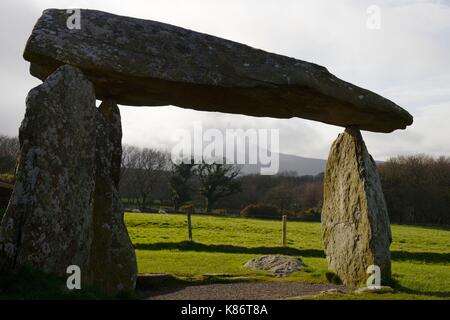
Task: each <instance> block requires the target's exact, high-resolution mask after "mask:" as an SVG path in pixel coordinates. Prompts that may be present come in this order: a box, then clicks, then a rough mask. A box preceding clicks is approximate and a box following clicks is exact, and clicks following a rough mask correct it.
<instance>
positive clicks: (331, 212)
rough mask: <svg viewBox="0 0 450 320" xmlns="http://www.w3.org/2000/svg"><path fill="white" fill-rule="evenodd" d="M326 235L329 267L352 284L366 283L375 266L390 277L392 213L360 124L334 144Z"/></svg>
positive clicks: (324, 226)
mask: <svg viewBox="0 0 450 320" xmlns="http://www.w3.org/2000/svg"><path fill="white" fill-rule="evenodd" d="M324 179H325V181H324V203H323V208H322V217H321V219H322V238H323V242H324V245H325V253H326V255H327V260H328V267H329V269H330V270H332V271H334V272H335V273H336V274H337V275H338V276H339V277H340V278H341V280H342V281H343V283H344V284H345V285H347V286H349V287H358V286H359V285H361V284H365V282H366V280H367V277H368V275H367V274H366V271H367V268H368V266H370V265H378V266H379V267H380V269H381V277H382V278H383V279H388V278H390V275H391V260H390V258H391V257H390V252H389V246H390V243H391V231H390V225H389V216H388V212H387V209H386V204H385V201H384V196H383V191H382V189H381V184H380V179H379V176H378V172H377V169H376V164H375V162H374V160H373V159H372V157H371V156H370V154H369V153H368V152H367V149H366V146H365V144H364V141H363V139H362V136H361V133H360V132H359V130H358V129H356V128H347V129H346V130H345V132H344V133H342V134H340V135H339V137H338V138H337V140H336V141H335V142H334V143H333V146H332V147H331V151H330V155H329V158H328V162H327V167H326V170H325V178H324Z"/></svg>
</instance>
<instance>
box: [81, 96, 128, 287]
mask: <svg viewBox="0 0 450 320" xmlns="http://www.w3.org/2000/svg"><path fill="white" fill-rule="evenodd" d="M98 110H99V111H98V112H97V117H96V118H97V121H96V126H97V136H96V163H95V165H96V173H95V194H94V211H93V212H94V213H93V230H94V232H93V241H92V248H91V257H90V270H91V277H92V283H93V285H95V286H96V287H98V288H100V289H101V290H102V291H103V292H106V293H108V294H112V295H114V294H117V293H119V292H121V291H133V290H134V288H135V286H136V276H137V263H136V256H135V252H134V249H133V246H132V243H131V240H130V238H129V236H128V232H127V230H126V227H125V224H124V221H123V209H122V205H121V202H120V198H119V195H118V191H117V189H118V186H119V178H120V163H121V156H122V145H121V142H122V127H121V123H120V111H119V108H118V107H117V105H116V104H115V103H114V102H112V101H104V102H102V104H101V105H100V107H99V109H98Z"/></svg>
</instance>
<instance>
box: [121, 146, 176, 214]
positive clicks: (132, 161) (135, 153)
mask: <svg viewBox="0 0 450 320" xmlns="http://www.w3.org/2000/svg"><path fill="white" fill-rule="evenodd" d="M168 165H169V159H168V155H167V154H166V153H164V152H162V151H159V150H155V149H150V148H143V149H140V148H137V147H133V146H125V147H124V148H123V154H122V170H121V175H122V178H123V179H125V180H127V183H126V184H125V185H126V188H129V189H131V190H128V191H131V193H132V194H133V195H134V197H135V199H136V200H137V202H138V205H139V207H140V209H141V210H145V208H146V206H147V202H148V200H149V198H150V196H151V194H152V192H153V191H154V187H155V185H156V184H157V182H158V180H159V179H160V178H161V176H162V175H164V174H166V171H167V170H168ZM123 185H124V184H122V188H123Z"/></svg>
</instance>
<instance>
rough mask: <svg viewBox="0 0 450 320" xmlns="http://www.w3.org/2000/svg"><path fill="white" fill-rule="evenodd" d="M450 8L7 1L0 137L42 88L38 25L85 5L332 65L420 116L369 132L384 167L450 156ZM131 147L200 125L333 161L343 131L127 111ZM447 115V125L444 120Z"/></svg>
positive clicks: (354, 1) (290, 0) (436, 4)
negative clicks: (263, 133)
mask: <svg viewBox="0 0 450 320" xmlns="http://www.w3.org/2000/svg"><path fill="white" fill-rule="evenodd" d="M372 4H375V5H378V6H380V8H381V18H382V21H381V22H382V24H381V29H380V30H378V31H376V30H368V29H367V28H366V19H367V13H366V9H367V7H368V6H369V5H372ZM447 4H449V1H409V0H405V1H399V0H395V1H393V0H379V1H376V0H373V1H372V0H370V1H369V0H367V1H366V0H364V1H360V0H343V1H329V0H308V1H297V0H285V1H279V2H274V1H264V0H247V1H238V0H229V1H211V0H191V1H181V0H177V1H170V0H164V1H163V0H151V1H149V0H145V1H144V0H135V1H129V2H127V3H124V2H123V1H118V0H108V1H106V0H99V1H95V3H93V1H65V0H58V1H32V2H31V1H25V0H18V1H14V2H8V3H7V2H5V1H3V2H0V37H1V41H2V47H1V49H0V67H1V68H2V73H1V74H0V86H1V87H2V95H1V96H0V112H1V117H0V133H6V134H16V133H17V128H18V126H19V124H20V120H21V118H22V116H23V113H24V110H25V106H24V101H25V97H26V94H27V92H28V90H29V89H31V87H33V86H35V85H36V84H37V83H38V81H37V80H36V79H33V78H32V77H31V76H29V74H28V63H26V62H25V61H24V60H23V59H22V51H23V48H24V46H25V42H26V39H27V38H28V36H29V33H30V32H31V30H32V27H33V24H34V23H35V21H36V20H37V18H38V17H39V16H40V14H41V12H42V10H44V9H45V8H48V7H60V8H64V7H83V8H93V9H99V10H104V11H109V12H112V13H116V14H123V15H129V16H135V17H140V18H145V19H153V20H158V21H162V22H166V23H171V24H175V25H179V26H182V27H185V28H189V29H193V30H196V31H200V32H205V33H209V34H213V35H216V36H220V37H224V38H228V39H231V40H235V41H239V42H243V43H246V44H249V45H251V46H254V47H258V48H261V49H264V50H268V51H271V52H276V53H279V54H284V55H288V56H292V57H295V58H298V59H302V60H306V61H311V62H315V63H318V64H322V65H324V66H326V67H327V68H328V69H329V70H330V71H331V72H333V73H335V74H336V75H337V76H339V77H341V78H343V79H344V80H346V81H349V82H352V83H355V84H356V85H359V86H362V87H366V88H367V89H370V90H373V91H375V92H377V93H380V94H381V95H384V96H386V97H387V98H389V99H393V100H394V101H395V102H397V103H398V104H400V105H401V106H403V107H405V108H406V109H408V110H409V111H410V112H411V113H412V114H413V115H414V116H415V123H414V125H413V126H412V127H411V128H408V129H407V130H406V131H398V132H395V133H393V134H390V135H385V134H373V133H364V136H365V137H366V139H367V144H368V146H369V150H370V151H371V153H372V154H373V155H374V156H375V157H376V158H381V159H384V158H386V157H389V156H393V155H396V154H400V153H403V154H404V153H411V152H419V151H420V152H428V153H433V154H440V153H442V154H447V155H450V150H449V147H448V145H449V144H448V143H446V141H445V138H443V137H445V136H450V134H449V133H450V132H449V129H447V126H446V125H445V123H444V119H448V115H449V113H448V110H450V84H449V83H450V81H449V80H450V78H449V74H450V59H448V57H449V56H450V43H449V42H448V41H447V40H448V38H449V33H450V7H449V6H447ZM121 111H122V116H123V127H124V141H125V142H128V143H135V144H138V145H149V146H154V147H163V146H166V145H167V144H168V143H170V137H171V134H172V131H173V128H177V127H189V126H192V123H193V121H194V120H197V119H201V120H202V121H203V122H204V123H205V124H206V125H207V126H217V127H219V128H225V127H230V126H232V127H236V126H242V127H243V128H248V127H258V128H274V127H275V128H279V129H280V136H281V139H282V141H281V151H282V152H284V153H292V154H298V155H303V156H310V157H321V158H325V157H326V156H327V153H328V150H329V147H330V145H331V143H332V141H333V140H334V139H335V138H336V136H337V134H338V133H339V132H341V131H342V130H343V129H342V128H338V127H334V126H330V125H325V124H321V123H316V122H312V121H307V120H301V119H291V120H274V119H266V118H263V119H259V118H252V117H244V116H238V115H224V114H217V113H203V112H196V111H189V110H184V109H179V108H175V107H162V108H155V107H152V108H133V107H121ZM445 116H446V117H445Z"/></svg>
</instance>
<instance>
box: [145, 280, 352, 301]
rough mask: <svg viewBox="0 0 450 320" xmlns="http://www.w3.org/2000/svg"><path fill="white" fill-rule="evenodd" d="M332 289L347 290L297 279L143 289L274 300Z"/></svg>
mask: <svg viewBox="0 0 450 320" xmlns="http://www.w3.org/2000/svg"><path fill="white" fill-rule="evenodd" d="M329 289H339V290H342V291H346V289H345V287H343V286H336V285H331V284H309V283H295V282H238V283H226V284H208V285H198V286H187V287H179V288H173V289H170V290H165V291H145V292H141V296H142V298H143V299H147V300H274V299H286V298H292V297H298V296H310V295H315V294H318V293H320V292H322V291H326V290H329Z"/></svg>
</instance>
